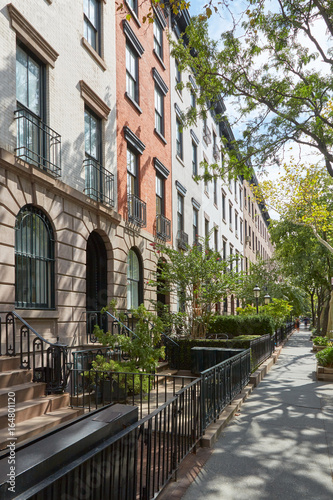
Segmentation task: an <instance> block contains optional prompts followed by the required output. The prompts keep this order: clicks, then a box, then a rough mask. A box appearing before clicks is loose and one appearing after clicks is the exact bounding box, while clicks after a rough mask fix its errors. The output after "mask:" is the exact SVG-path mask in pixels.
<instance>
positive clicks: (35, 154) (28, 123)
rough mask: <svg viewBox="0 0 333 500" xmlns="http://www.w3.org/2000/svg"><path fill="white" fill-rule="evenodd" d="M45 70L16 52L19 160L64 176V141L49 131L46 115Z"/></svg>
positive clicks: (27, 55)
mask: <svg viewBox="0 0 333 500" xmlns="http://www.w3.org/2000/svg"><path fill="white" fill-rule="evenodd" d="M44 84H45V66H44V65H43V64H42V63H41V62H39V61H38V60H37V59H35V57H34V56H33V55H32V54H31V53H30V52H29V51H27V50H25V49H24V48H23V47H21V46H19V45H18V46H17V49H16V99H17V108H18V109H17V110H16V111H15V115H16V120H17V144H16V146H17V147H16V149H15V153H16V156H17V157H19V158H22V159H23V160H24V161H27V162H29V163H31V164H33V165H35V166H37V167H42V168H43V169H46V170H49V171H50V172H51V173H53V174H55V175H60V156H58V155H59V154H60V149H59V148H60V141H61V138H60V136H59V135H58V134H56V133H55V132H54V131H53V130H51V129H49V128H48V127H47V126H46V124H45V121H44V115H45V108H46V106H45V104H46V102H45V93H44Z"/></svg>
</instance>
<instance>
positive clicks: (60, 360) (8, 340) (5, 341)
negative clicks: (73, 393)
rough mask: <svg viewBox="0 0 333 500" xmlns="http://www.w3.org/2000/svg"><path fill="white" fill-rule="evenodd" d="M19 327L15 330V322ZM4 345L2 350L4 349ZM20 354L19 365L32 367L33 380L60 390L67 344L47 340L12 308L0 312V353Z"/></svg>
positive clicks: (64, 381)
mask: <svg viewBox="0 0 333 500" xmlns="http://www.w3.org/2000/svg"><path fill="white" fill-rule="evenodd" d="M18 322H19V323H20V324H21V326H20V327H19V328H18V329H17V326H18V325H17V323H18ZM3 347H5V349H3ZM1 355H5V356H16V355H19V356H20V368H22V369H28V370H31V369H32V374H33V376H32V380H33V382H45V383H46V391H47V392H56V393H57V392H63V391H64V390H65V388H66V385H67V380H68V374H69V371H68V370H69V366H68V363H67V361H68V356H67V346H66V345H65V344H61V343H60V342H59V340H57V342H50V341H48V340H46V339H44V338H43V337H42V336H41V335H40V334H39V333H37V332H36V330H35V329H34V328H32V326H30V325H29V324H28V323H27V322H26V321H25V320H24V319H23V318H21V316H19V315H18V314H17V313H16V312H15V311H12V312H7V313H0V356H1Z"/></svg>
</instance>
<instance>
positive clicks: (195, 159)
mask: <svg viewBox="0 0 333 500" xmlns="http://www.w3.org/2000/svg"><path fill="white" fill-rule="evenodd" d="M192 175H194V176H195V175H198V146H197V145H196V143H195V142H194V141H192Z"/></svg>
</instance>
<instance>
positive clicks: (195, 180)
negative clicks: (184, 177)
mask: <svg viewBox="0 0 333 500" xmlns="http://www.w3.org/2000/svg"><path fill="white" fill-rule="evenodd" d="M196 175H198V174H195V175H194V174H192V179H193V180H194V182H196V183H197V184H199V181H198V179H196V178H195V177H196Z"/></svg>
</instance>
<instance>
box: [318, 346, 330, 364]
mask: <svg viewBox="0 0 333 500" xmlns="http://www.w3.org/2000/svg"><path fill="white" fill-rule="evenodd" d="M316 358H317V361H318V365H319V366H324V367H326V368H333V347H326V349H323V350H322V351H319V352H317V354H316Z"/></svg>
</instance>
